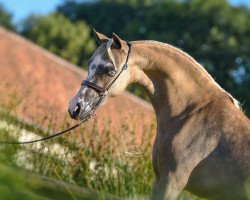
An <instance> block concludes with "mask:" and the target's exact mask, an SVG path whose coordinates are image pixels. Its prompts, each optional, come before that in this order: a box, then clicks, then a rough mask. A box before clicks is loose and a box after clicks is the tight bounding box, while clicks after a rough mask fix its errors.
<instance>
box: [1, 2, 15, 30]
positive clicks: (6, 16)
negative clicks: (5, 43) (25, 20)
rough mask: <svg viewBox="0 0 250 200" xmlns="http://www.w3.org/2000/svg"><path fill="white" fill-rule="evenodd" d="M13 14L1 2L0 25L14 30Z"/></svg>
mask: <svg viewBox="0 0 250 200" xmlns="http://www.w3.org/2000/svg"><path fill="white" fill-rule="evenodd" d="M11 18H12V15H11V14H10V13H9V12H8V11H6V10H5V8H4V7H3V5H2V4H0V25H1V26H4V27H5V28H7V29H10V30H14V26H13V24H12V22H11Z"/></svg>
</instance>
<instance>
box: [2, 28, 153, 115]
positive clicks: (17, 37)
mask: <svg viewBox="0 0 250 200" xmlns="http://www.w3.org/2000/svg"><path fill="white" fill-rule="evenodd" d="M1 33H2V34H5V35H6V36H7V37H10V38H11V39H14V40H17V41H18V42H21V43H22V44H24V45H25V46H27V47H28V48H30V49H31V50H32V51H34V52H37V53H40V54H41V55H43V56H44V57H45V58H46V59H50V60H52V61H54V62H57V63H58V64H59V65H60V66H63V67H65V68H67V69H69V70H71V71H73V72H76V73H78V74H84V75H85V76H86V75H87V72H86V71H85V70H84V69H82V68H80V67H79V66H77V65H74V64H73V63H70V62H69V61H67V60H65V59H63V58H61V57H59V56H57V55H55V54H53V53H51V52H49V51H48V50H46V49H44V48H42V47H40V46H38V45H37V44H35V43H34V42H32V41H30V40H28V39H26V38H24V37H23V36H21V35H18V34H17V33H15V32H13V31H10V30H7V29H6V28H4V27H2V26H0V34H1ZM124 95H125V96H126V97H128V98H129V99H130V100H131V101H133V102H134V103H137V104H139V105H140V106H142V107H144V108H145V109H148V110H150V111H152V110H153V107H152V105H151V104H150V103H148V102H147V101H145V100H143V99H141V98H139V97H137V96H135V95H134V94H132V93H129V92H126V91H125V92H124Z"/></svg>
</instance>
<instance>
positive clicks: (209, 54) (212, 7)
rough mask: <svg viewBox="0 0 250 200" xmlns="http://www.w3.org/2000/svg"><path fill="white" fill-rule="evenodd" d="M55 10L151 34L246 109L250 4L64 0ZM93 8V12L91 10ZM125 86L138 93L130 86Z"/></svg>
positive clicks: (134, 35) (249, 101)
mask: <svg viewBox="0 0 250 200" xmlns="http://www.w3.org/2000/svg"><path fill="white" fill-rule="evenodd" d="M58 12H60V13H62V14H64V15H65V16H67V17H68V18H70V19H71V20H72V21H78V20H86V22H87V23H88V24H89V25H90V26H92V27H95V28H96V29H97V30H98V31H100V32H103V33H105V34H110V33H111V32H116V33H117V34H119V35H121V36H122V37H124V38H126V39H129V40H138V39H139V40H141V39H153V40H158V41H162V42H167V43H170V44H173V45H174V46H177V47H179V48H181V49H183V50H184V51H186V52H187V53H189V54H190V55H191V56H193V57H194V58H195V59H197V60H198V62H200V63H201V64H202V65H203V66H204V67H205V68H206V69H207V70H208V71H209V73H211V74H212V76H213V77H214V78H215V80H216V81H217V82H218V83H219V84H220V85H221V86H222V87H223V88H225V89H226V90H227V91H229V92H230V93H231V94H232V95H234V96H235V97H236V98H237V99H239V100H240V101H241V102H242V103H243V109H244V110H246V111H247V112H248V114H250V91H249V90H250V37H249V35H250V21H249V19H250V10H249V9H247V8H244V7H233V6H231V5H229V3H228V1H227V0H220V1H218V0H209V1H203V0H129V1H126V0H114V1H111V0H99V1H94V2H90V3H86V2H82V3H79V2H76V1H74V0H71V1H66V2H65V3H64V4H62V5H61V6H59V7H58ZM97 13H98V14H97ZM130 90H131V91H134V92H135V93H138V94H139V95H140V96H144V95H143V94H142V93H141V91H138V90H137V88H135V87H134V86H132V87H130Z"/></svg>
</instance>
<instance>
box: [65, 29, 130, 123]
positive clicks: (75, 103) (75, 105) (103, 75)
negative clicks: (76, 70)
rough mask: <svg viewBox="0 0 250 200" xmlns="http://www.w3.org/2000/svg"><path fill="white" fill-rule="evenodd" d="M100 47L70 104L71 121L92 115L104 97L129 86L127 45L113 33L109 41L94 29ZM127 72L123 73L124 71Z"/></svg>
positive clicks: (115, 93)
mask: <svg viewBox="0 0 250 200" xmlns="http://www.w3.org/2000/svg"><path fill="white" fill-rule="evenodd" d="M93 32H94V35H95V37H96V39H97V40H98V42H99V43H100V46H99V47H98V48H97V50H96V51H95V52H94V54H93V55H92V57H91V58H90V59H89V60H88V76H87V79H86V80H85V81H83V82H82V84H81V87H80V89H79V91H78V92H77V94H76V95H75V96H74V97H73V99H72V100H71V101H70V103H69V109H68V111H69V114H70V116H71V117H72V118H74V119H77V120H83V119H84V118H86V117H88V116H89V115H90V114H92V113H93V112H94V111H95V110H96V109H97V108H98V107H99V106H100V105H102V104H103V102H104V101H105V99H106V97H108V96H115V95H117V94H118V93H120V92H122V91H123V90H124V89H125V88H126V86H127V85H128V83H129V79H130V78H129V77H130V69H129V68H127V62H128V59H129V56H130V48H131V47H130V46H131V45H130V43H128V42H126V41H124V40H122V39H120V37H119V36H117V35H116V34H115V33H113V34H112V38H108V37H106V36H105V35H103V34H101V33H98V32H96V31H95V30H93ZM125 69H126V70H125Z"/></svg>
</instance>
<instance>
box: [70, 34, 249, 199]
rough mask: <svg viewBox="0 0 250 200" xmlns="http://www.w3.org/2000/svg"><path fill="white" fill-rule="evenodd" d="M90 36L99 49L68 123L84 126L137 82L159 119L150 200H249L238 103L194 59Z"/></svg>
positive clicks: (166, 48) (158, 46)
mask: <svg viewBox="0 0 250 200" xmlns="http://www.w3.org/2000/svg"><path fill="white" fill-rule="evenodd" d="M94 34H95V36H96V38H97V39H98V41H99V42H100V43H101V45H100V46H99V48H98V49H97V50H96V51H95V53H94V54H93V56H92V57H91V58H90V59H89V62H88V66H89V73H88V77H87V79H86V81H84V82H83V83H82V86H81V88H80V90H79V92H78V93H77V94H76V96H75V97H74V98H73V99H72V100H71V101H70V104H69V113H70V115H71V117H73V118H74V119H78V120H82V119H83V118H85V117H86V116H88V115H90V113H91V112H93V111H94V110H95V109H96V108H97V107H98V106H99V105H100V104H101V103H102V102H103V100H104V99H105V97H106V96H107V95H110V96H115V95H117V94H118V93H120V92H121V91H123V90H124V89H125V88H126V87H127V85H128V84H130V83H138V84H140V85H141V86H142V87H144V88H145V89H146V91H147V92H148V95H149V97H150V99H151V102H152V104H153V107H154V110H155V113H156V116H157V134H156V137H155V142H154V146H153V167H154V171H155V174H156V179H155V183H154V187H153V193H152V198H153V199H168V200H174V199H177V198H178V196H179V194H180V193H181V191H182V190H184V189H186V190H188V191H190V192H191V193H193V194H196V195H198V196H201V197H205V198H210V199H219V200H225V199H233V200H238V199H247V188H248V189H249V172H250V163H249V162H250V150H249V142H250V140H249V139H250V138H249V136H250V121H249V119H248V118H247V117H246V116H245V115H244V114H243V112H242V111H241V110H240V108H239V105H238V103H237V101H236V100H235V99H234V98H233V97H232V96H231V95H230V94H228V93H227V92H225V91H224V90H223V89H222V88H221V87H220V86H219V85H218V84H217V83H216V82H215V81H214V80H213V78H212V77H211V76H210V75H209V74H208V73H207V72H206V71H205V70H204V68H202V67H201V66H200V65H199V64H198V63H197V62H196V61H195V60H194V59H193V58H192V57H190V56H189V55H188V54H186V53H184V52H183V51H181V50H179V49H177V48H175V47H173V46H171V45H168V44H164V43H160V42H155V41H135V42H131V43H129V42H125V41H123V40H121V39H120V38H119V37H118V36H117V35H116V34H113V37H112V38H111V39H109V38H107V37H106V36H104V35H103V34H101V33H98V32H96V31H94ZM248 195H249V194H248ZM248 197H249V196H248Z"/></svg>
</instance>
